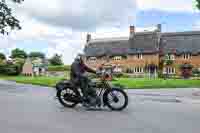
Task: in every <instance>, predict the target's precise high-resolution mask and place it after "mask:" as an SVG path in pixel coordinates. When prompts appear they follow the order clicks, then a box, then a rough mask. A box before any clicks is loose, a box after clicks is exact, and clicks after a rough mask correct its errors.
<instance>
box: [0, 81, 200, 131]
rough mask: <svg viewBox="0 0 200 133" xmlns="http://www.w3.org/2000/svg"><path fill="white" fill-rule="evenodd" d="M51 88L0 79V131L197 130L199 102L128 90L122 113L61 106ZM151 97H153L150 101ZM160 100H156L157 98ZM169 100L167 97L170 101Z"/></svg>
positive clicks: (199, 116) (199, 111)
mask: <svg viewBox="0 0 200 133" xmlns="http://www.w3.org/2000/svg"><path fill="white" fill-rule="evenodd" d="M54 96H55V90H54V89H52V88H46V87H38V86H31V85H20V84H15V83H11V82H5V81H0V105H1V108H0V131H1V132H2V133H59V132H60V133H63V132H65V133H80V132H83V133H199V132H200V126H199V123H200V104H198V103H196V104H194V103H186V102H181V101H180V102H177V101H175V100H172V99H173V98H175V97H170V98H169V97H167V98H157V100H155V99H156V98H154V97H156V96H150V97H148V96H142V95H136V94H134V93H133V91H132V93H129V97H130V103H129V106H128V108H127V109H126V110H124V111H122V112H112V111H109V110H108V109H103V110H101V111H86V110H85V109H84V108H82V107H81V106H78V107H76V108H75V109H67V108H63V107H62V106H61V105H60V104H59V103H58V101H57V100H55V99H54ZM153 99H154V100H153ZM159 99H160V100H159ZM170 99H171V100H170Z"/></svg>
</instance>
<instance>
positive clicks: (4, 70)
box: [0, 64, 21, 75]
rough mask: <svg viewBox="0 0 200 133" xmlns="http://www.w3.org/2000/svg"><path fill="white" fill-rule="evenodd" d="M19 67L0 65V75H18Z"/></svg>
mask: <svg viewBox="0 0 200 133" xmlns="http://www.w3.org/2000/svg"><path fill="white" fill-rule="evenodd" d="M20 72H21V71H20V66H19V65H7V64H5V65H0V74H3V75H19V74H20Z"/></svg>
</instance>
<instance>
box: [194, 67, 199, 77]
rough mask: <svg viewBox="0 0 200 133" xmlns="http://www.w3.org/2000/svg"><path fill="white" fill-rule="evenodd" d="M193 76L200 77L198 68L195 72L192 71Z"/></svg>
mask: <svg viewBox="0 0 200 133" xmlns="http://www.w3.org/2000/svg"><path fill="white" fill-rule="evenodd" d="M192 75H193V76H200V70H199V69H197V68H195V69H193V70H192Z"/></svg>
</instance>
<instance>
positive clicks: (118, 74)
mask: <svg viewBox="0 0 200 133" xmlns="http://www.w3.org/2000/svg"><path fill="white" fill-rule="evenodd" d="M113 77H114V78H115V77H116V78H129V75H128V74H125V73H113Z"/></svg>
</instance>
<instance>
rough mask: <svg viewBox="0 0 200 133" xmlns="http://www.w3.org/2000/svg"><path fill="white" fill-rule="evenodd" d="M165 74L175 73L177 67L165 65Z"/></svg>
mask: <svg viewBox="0 0 200 133" xmlns="http://www.w3.org/2000/svg"><path fill="white" fill-rule="evenodd" d="M163 73H164V74H175V68H173V67H165V68H164V69H163Z"/></svg>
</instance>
